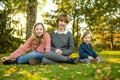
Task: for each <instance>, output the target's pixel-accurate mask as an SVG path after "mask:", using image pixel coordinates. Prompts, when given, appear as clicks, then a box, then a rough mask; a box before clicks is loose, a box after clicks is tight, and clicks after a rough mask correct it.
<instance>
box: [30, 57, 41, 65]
mask: <svg viewBox="0 0 120 80" xmlns="http://www.w3.org/2000/svg"><path fill="white" fill-rule="evenodd" d="M28 62H29V64H31V65H38V64H40V63H41V61H40V60H38V59H35V58H31V59H29V61H28Z"/></svg>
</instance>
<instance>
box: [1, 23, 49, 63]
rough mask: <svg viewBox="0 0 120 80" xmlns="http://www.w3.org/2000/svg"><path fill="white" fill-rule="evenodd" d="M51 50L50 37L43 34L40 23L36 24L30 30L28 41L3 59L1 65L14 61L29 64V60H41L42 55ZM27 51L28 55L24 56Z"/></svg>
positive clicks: (42, 27) (43, 29)
mask: <svg viewBox="0 0 120 80" xmlns="http://www.w3.org/2000/svg"><path fill="white" fill-rule="evenodd" d="M50 50H51V39H50V35H49V34H48V33H47V32H45V28H44V25H43V24H42V23H36V24H35V25H34V26H33V29H32V35H31V37H30V38H28V40H27V41H26V42H25V43H24V44H23V45H22V46H21V47H19V48H18V49H17V50H15V51H14V52H13V53H11V54H10V56H8V57H3V58H2V59H1V60H2V62H3V64H10V63H9V61H10V60H13V59H16V61H17V63H18V64H23V63H28V62H29V61H30V62H31V60H30V59H33V58H34V59H37V60H40V61H41V60H42V58H43V54H44V53H45V52H48V51H50ZM27 51H29V52H28V54H25V53H26V52H27Z"/></svg>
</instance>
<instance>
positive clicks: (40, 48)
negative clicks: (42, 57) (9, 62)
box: [9, 32, 51, 59]
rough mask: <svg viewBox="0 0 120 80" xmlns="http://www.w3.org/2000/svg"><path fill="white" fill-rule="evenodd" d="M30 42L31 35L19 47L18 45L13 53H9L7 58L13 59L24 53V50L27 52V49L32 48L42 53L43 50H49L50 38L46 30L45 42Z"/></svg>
mask: <svg viewBox="0 0 120 80" xmlns="http://www.w3.org/2000/svg"><path fill="white" fill-rule="evenodd" d="M31 42H32V37H30V38H29V39H28V40H27V41H26V42H25V43H24V44H23V45H22V46H21V47H19V48H18V49H16V50H15V51H14V52H13V53H11V54H10V56H9V58H10V59H15V58H17V57H19V56H21V55H22V54H24V53H25V52H27V51H29V50H33V49H34V51H37V52H40V53H44V52H47V51H50V50H51V38H50V35H49V34H48V33H47V32H46V33H45V42H44V43H42V44H36V45H34V46H32V45H31Z"/></svg>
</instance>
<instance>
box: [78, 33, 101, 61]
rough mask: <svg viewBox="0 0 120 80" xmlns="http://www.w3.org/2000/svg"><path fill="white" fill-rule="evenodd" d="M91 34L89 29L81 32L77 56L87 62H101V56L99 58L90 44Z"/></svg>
mask: <svg viewBox="0 0 120 80" xmlns="http://www.w3.org/2000/svg"><path fill="white" fill-rule="evenodd" d="M91 37H92V34H91V32H89V31H85V32H83V35H82V37H81V39H82V43H81V44H80V46H79V49H78V50H79V51H78V52H79V56H80V62H84V63H89V62H98V63H99V62H101V61H102V58H100V57H99V56H98V55H97V54H96V53H95V51H94V50H93V48H92V45H91V44H90V41H91Z"/></svg>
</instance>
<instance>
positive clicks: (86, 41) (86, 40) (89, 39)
mask: <svg viewBox="0 0 120 80" xmlns="http://www.w3.org/2000/svg"><path fill="white" fill-rule="evenodd" d="M90 41H91V35H90V34H88V35H86V36H84V37H83V42H84V43H86V44H88V43H90Z"/></svg>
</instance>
